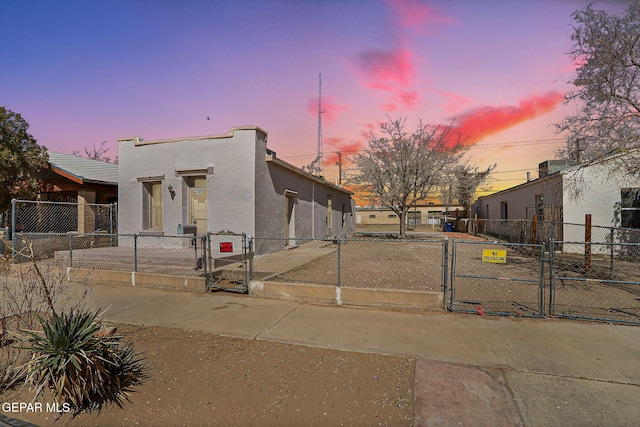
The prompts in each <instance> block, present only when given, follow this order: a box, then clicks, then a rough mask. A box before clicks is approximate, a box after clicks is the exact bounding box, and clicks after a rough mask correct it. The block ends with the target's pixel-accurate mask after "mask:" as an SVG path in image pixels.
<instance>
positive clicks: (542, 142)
mask: <svg viewBox="0 0 640 427" xmlns="http://www.w3.org/2000/svg"><path fill="white" fill-rule="evenodd" d="M563 141H566V138H549V139H532V140H524V141H510V142H497V143H493V144H474V145H471V146H469V147H467V149H468V150H478V149H482V148H494V147H508V146H516V147H523V146H529V145H547V144H556V143H558V142H563ZM339 151H340V152H341V153H343V154H344V153H347V154H355V153H360V152H363V151H366V149H365V148H361V149H359V150H344V149H342V150H339ZM335 152H336V151H324V152H323V154H332V153H335ZM314 156H317V153H316V154H299V155H297V156H286V157H282V159H283V160H287V159H302V158H307V157H314Z"/></svg>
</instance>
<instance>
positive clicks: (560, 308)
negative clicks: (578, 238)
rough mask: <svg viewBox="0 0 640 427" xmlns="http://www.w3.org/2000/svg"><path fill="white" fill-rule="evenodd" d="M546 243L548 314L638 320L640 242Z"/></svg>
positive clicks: (605, 319)
mask: <svg viewBox="0 0 640 427" xmlns="http://www.w3.org/2000/svg"><path fill="white" fill-rule="evenodd" d="M611 240H612V241H611V242H607V243H594V242H559V241H552V242H551V243H550V251H549V254H550V269H549V270H550V271H549V273H550V274H549V276H550V283H549V289H550V295H549V314H550V315H551V316H554V317H563V318H568V319H583V320H596V321H604V322H617V323H629V324H636V325H638V324H640V268H638V263H640V243H615V242H614V239H611Z"/></svg>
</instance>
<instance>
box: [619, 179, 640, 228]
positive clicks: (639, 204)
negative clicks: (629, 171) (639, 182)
mask: <svg viewBox="0 0 640 427" xmlns="http://www.w3.org/2000/svg"><path fill="white" fill-rule="evenodd" d="M620 219H621V221H622V227H623V228H640V188H624V189H622V191H621V204H620Z"/></svg>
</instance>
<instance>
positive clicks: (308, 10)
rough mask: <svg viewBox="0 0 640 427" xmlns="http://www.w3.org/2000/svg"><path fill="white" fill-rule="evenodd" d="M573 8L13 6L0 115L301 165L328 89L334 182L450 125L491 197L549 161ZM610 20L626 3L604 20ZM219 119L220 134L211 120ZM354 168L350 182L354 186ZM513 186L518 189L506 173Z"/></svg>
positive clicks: (407, 3) (411, 3)
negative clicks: (242, 135) (232, 149)
mask: <svg viewBox="0 0 640 427" xmlns="http://www.w3.org/2000/svg"><path fill="white" fill-rule="evenodd" d="M586 4H587V2H585V1H580V0H564V1H552V0H538V1H534V0H531V1H507V0H485V1H472V0H450V1H418V0H389V1H375V0H366V1H365V0H346V1H337V0H335V1H334V0H325V1H293V0H290V1H284V0H281V1H268V0H264V1H257V0H256V1H250V0H239V1H238V0H236V1H167V0H162V1H150V0H146V1H91V2H87V1H56V2H45V1H29V0H27V1H20V2H19V1H15V2H8V4H6V3H5V4H3V6H2V13H0V50H1V51H2V53H3V61H2V65H1V66H0V105H3V106H5V107H7V108H9V109H11V110H13V111H15V112H18V113H21V114H22V115H23V117H24V118H25V119H26V120H27V121H28V122H29V123H30V125H31V127H30V131H31V133H32V134H33V135H34V136H35V137H36V139H37V140H38V142H39V143H40V144H41V145H45V146H46V147H47V148H48V149H49V150H51V151H59V152H66V153H70V152H72V151H74V150H80V151H82V150H83V148H84V147H85V146H88V147H91V146H92V145H99V144H100V142H101V141H105V140H106V141H107V146H108V147H109V148H110V150H111V151H110V153H109V154H111V155H112V156H113V155H116V154H117V139H118V138H124V137H131V136H139V137H142V138H144V139H146V140H153V139H164V138H172V137H182V136H199V135H208V134H220V133H226V132H227V131H228V130H229V128H231V127H233V126H242V125H257V126H260V127H261V128H263V129H265V130H266V131H267V132H268V133H269V146H270V148H271V149H273V150H275V151H276V152H278V155H279V157H282V158H283V159H285V160H288V161H290V162H291V163H294V164H297V165H299V166H300V165H304V164H308V163H309V162H311V160H313V158H314V157H315V151H316V142H317V96H318V74H319V73H322V81H323V86H322V90H323V101H324V102H323V107H324V109H325V113H324V115H323V136H324V149H325V153H326V155H325V158H326V159H327V164H326V166H325V175H326V176H327V177H329V178H330V179H331V178H335V177H337V168H335V166H334V164H333V163H332V162H334V159H333V157H334V156H333V155H332V154H333V153H334V152H335V151H337V150H341V151H343V152H345V153H346V161H347V162H348V156H349V152H350V151H351V152H353V150H357V149H361V148H362V147H363V146H364V145H365V142H366V135H367V133H368V132H369V130H371V129H376V128H377V127H378V126H379V123H380V122H382V121H384V120H386V119H387V118H388V117H389V118H406V119H407V124H408V125H409V126H414V125H415V124H416V123H417V121H418V120H419V119H422V120H423V121H424V122H427V123H432V124H440V123H446V124H448V123H450V122H452V121H453V122H454V123H455V125H456V126H459V127H460V129H461V131H464V132H467V133H468V135H467V136H468V138H469V141H470V143H472V144H471V145H472V147H471V149H470V150H469V158H470V160H471V161H472V162H474V163H476V164H478V165H480V166H486V165H489V164H491V163H494V162H497V163H498V169H497V170H496V174H494V178H495V182H494V186H495V187H496V188H498V187H502V188H503V187H506V186H511V185H515V184H518V183H520V182H522V181H524V179H525V178H526V172H525V170H530V171H535V169H536V167H537V164H538V163H539V162H542V161H544V160H547V159H550V158H553V156H554V153H555V151H556V150H557V149H558V148H559V147H560V145H561V144H562V139H561V135H557V134H556V133H555V128H554V126H553V124H554V123H557V122H558V121H560V120H561V119H562V117H563V116H564V115H565V114H567V113H568V112H570V111H572V108H574V107H572V106H565V105H564V104H563V103H562V95H563V94H564V93H565V92H566V91H567V90H569V89H570V86H569V85H568V83H567V82H568V81H569V80H570V79H571V77H572V76H573V72H574V69H575V67H574V65H573V64H572V61H571V58H570V57H569V56H568V55H567V52H569V50H570V47H571V39H570V36H571V33H572V27H571V26H572V24H573V20H572V18H571V13H572V12H573V11H575V10H576V9H578V8H583V7H585V6H586ZM601 5H603V6H604V7H616V6H617V5H618V3H615V2H605V3H601ZM207 117H210V118H211V120H207ZM348 167H349V166H348V164H347V167H346V168H347V170H348ZM510 171H516V172H510Z"/></svg>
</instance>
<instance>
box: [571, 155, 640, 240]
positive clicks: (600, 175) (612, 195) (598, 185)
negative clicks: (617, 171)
mask: <svg viewBox="0 0 640 427" xmlns="http://www.w3.org/2000/svg"><path fill="white" fill-rule="evenodd" d="M576 175H577V176H576ZM576 178H577V179H579V180H581V181H582V180H584V182H585V183H586V185H585V186H584V189H583V193H582V194H581V195H580V197H572V195H571V193H570V192H569V191H565V194H564V196H563V204H564V222H565V223H571V224H584V223H585V215H586V214H590V215H591V224H592V225H597V226H602V227H621V226H622V225H621V223H620V203H621V201H622V193H621V191H622V189H623V188H640V179H638V178H635V179H632V178H629V177H628V176H626V175H620V176H618V177H615V176H610V175H609V173H608V171H607V170H606V164H605V165H598V164H596V165H593V166H589V167H584V168H582V169H580V170H578V171H575V170H569V171H565V172H564V173H563V180H564V182H565V184H564V186H565V188H567V189H569V188H571V185H572V180H575V179H576ZM564 240H565V241H574V242H579V241H584V230H583V229H581V228H576V227H570V226H565V227H564Z"/></svg>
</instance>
